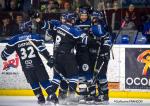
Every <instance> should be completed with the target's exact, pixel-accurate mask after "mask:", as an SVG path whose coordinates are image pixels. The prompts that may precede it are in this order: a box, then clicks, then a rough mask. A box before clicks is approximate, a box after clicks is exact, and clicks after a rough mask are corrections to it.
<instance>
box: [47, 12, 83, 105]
mask: <svg viewBox="0 0 150 106" xmlns="http://www.w3.org/2000/svg"><path fill="white" fill-rule="evenodd" d="M64 18H65V21H66V22H65V23H63V24H61V25H60V26H59V27H57V28H56V34H55V35H53V36H56V37H55V43H54V58H55V64H54V72H56V73H58V74H54V77H53V80H52V87H51V94H52V95H51V96H50V97H49V99H50V100H51V102H54V103H56V101H55V100H56V99H57V100H58V98H56V95H55V91H56V89H57V88H58V86H59V85H60V82H61V81H62V80H64V79H63V78H62V76H61V75H63V76H64V77H65V78H66V79H67V82H68V87H69V92H70V93H69V94H74V93H75V92H74V91H75V90H76V87H77V83H78V73H79V69H78V65H77V61H76V57H75V53H74V48H75V47H76V45H77V44H78V43H82V42H83V41H86V39H85V37H86V34H85V33H83V32H82V31H81V30H79V29H78V28H76V27H74V26H73V25H74V23H75V16H74V13H70V12H68V13H67V14H66V16H65V17H64ZM54 97H55V98H54ZM72 97H74V95H73V96H70V97H69V98H72Z"/></svg>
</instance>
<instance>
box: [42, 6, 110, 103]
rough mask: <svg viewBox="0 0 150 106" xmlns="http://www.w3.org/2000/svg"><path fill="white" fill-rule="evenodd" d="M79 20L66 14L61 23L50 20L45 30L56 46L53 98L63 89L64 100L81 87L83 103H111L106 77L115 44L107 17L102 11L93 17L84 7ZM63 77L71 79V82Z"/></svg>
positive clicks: (69, 13) (81, 100)
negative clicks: (108, 28) (112, 45)
mask: <svg viewBox="0 0 150 106" xmlns="http://www.w3.org/2000/svg"><path fill="white" fill-rule="evenodd" d="M78 17H79V19H77V15H76V14H75V13H73V12H66V13H63V14H62V15H61V19H60V21H58V20H50V21H48V22H45V25H44V26H45V27H43V29H46V30H47V32H48V34H49V35H50V36H52V38H53V40H54V45H55V46H54V58H55V59H54V60H55V62H54V63H55V64H54V77H53V80H52V82H51V83H52V85H54V87H53V88H54V91H53V95H55V93H54V92H55V91H56V88H58V87H60V98H61V99H65V98H66V97H67V91H68V88H69V91H70V92H69V94H70V95H72V94H73V95H74V93H75V92H74V91H75V90H76V87H77V85H78V88H79V92H80V95H81V97H80V99H79V103H88V104H93V103H96V104H99V103H104V102H105V103H108V101H109V97H108V81H107V75H106V74H107V66H108V62H109V58H110V46H111V41H110V36H109V32H108V31H107V25H106V23H105V19H104V14H103V12H100V11H93V12H92V13H91V14H89V13H88V10H86V9H84V8H81V9H80V12H79V14H78ZM59 74H62V75H63V76H64V77H65V78H66V79H67V83H66V79H63V78H62V76H60V75H59ZM93 79H94V81H93ZM96 87H97V88H98V95H97V94H96ZM55 97H56V96H55ZM70 97H71V96H69V98H70ZM73 99H74V98H73ZM56 100H57V99H54V100H53V98H51V101H53V102H54V103H57V102H58V100H57V101H56Z"/></svg>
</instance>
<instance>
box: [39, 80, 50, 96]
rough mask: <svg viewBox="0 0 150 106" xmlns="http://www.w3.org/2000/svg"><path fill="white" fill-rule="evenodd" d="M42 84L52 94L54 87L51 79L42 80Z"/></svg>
mask: <svg viewBox="0 0 150 106" xmlns="http://www.w3.org/2000/svg"><path fill="white" fill-rule="evenodd" d="M40 84H41V85H42V86H43V88H44V89H45V90H46V92H47V94H48V95H49V94H51V93H52V92H53V91H52V90H51V89H52V84H51V83H50V81H49V80H45V81H41V82H40Z"/></svg>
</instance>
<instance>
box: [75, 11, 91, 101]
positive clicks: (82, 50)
mask: <svg viewBox="0 0 150 106" xmlns="http://www.w3.org/2000/svg"><path fill="white" fill-rule="evenodd" d="M76 26H77V27H79V28H81V29H82V30H83V31H84V32H85V33H86V34H87V35H88V34H89V29H90V26H91V21H90V19H89V16H88V11H87V10H86V9H84V8H81V9H80V12H79V20H77V22H76ZM76 58H77V63H78V65H79V70H80V71H79V90H80V94H81V96H80V101H79V102H80V103H85V98H86V95H87V94H88V89H87V85H88V83H90V81H91V79H92V72H91V69H90V66H89V64H90V61H89V60H90V59H89V52H88V48H87V45H83V44H78V45H77V46H76Z"/></svg>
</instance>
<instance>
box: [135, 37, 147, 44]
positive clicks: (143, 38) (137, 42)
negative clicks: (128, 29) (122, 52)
mask: <svg viewBox="0 0 150 106" xmlns="http://www.w3.org/2000/svg"><path fill="white" fill-rule="evenodd" d="M135 43H136V44H145V43H146V37H145V36H142V37H140V38H138V39H137V41H136V42H135Z"/></svg>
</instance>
